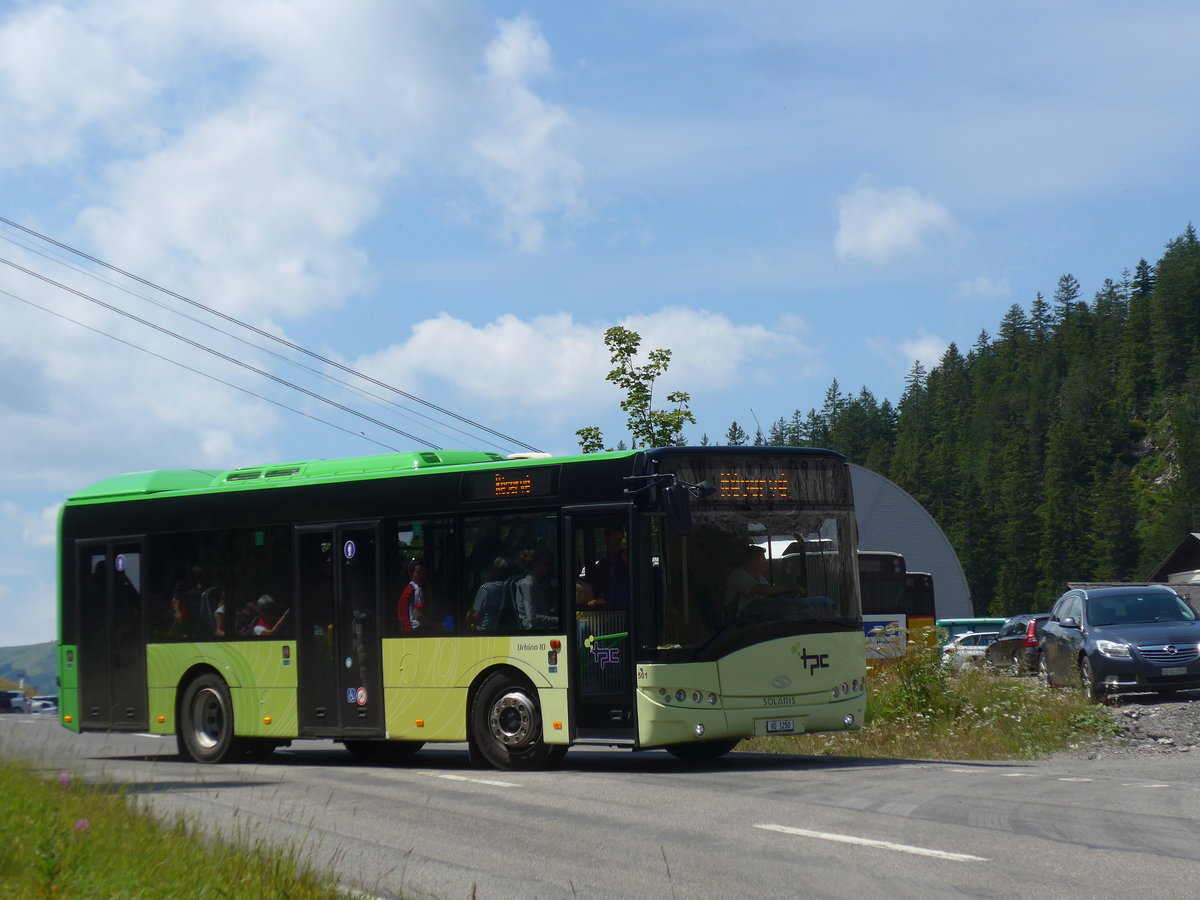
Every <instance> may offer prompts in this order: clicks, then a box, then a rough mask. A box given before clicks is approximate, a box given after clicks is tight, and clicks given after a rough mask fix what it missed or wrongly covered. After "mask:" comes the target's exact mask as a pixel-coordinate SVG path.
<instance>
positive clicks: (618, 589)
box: [587, 525, 629, 606]
mask: <svg viewBox="0 0 1200 900" xmlns="http://www.w3.org/2000/svg"><path fill="white" fill-rule="evenodd" d="M587 576H588V578H589V579H590V580H591V583H592V585H594V587H595V591H596V593H597V594H599V596H600V597H601V598H603V600H604V603H605V605H607V606H628V605H629V554H628V552H627V551H626V549H625V529H624V528H623V527H622V526H620V525H610V526H608V527H607V528H605V529H604V555H603V556H601V557H600V558H599V559H597V560H596V561H595V562H594V563H592V564H591V565H590V566H588V567H587Z"/></svg>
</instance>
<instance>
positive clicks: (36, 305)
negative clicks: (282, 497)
mask: <svg viewBox="0 0 1200 900" xmlns="http://www.w3.org/2000/svg"><path fill="white" fill-rule="evenodd" d="M0 294H4V295H5V296H7V297H12V298H13V299H14V300H19V301H20V302H21V303H25V304H28V305H29V306H32V307H34V308H35V309H40V310H41V311H42V312H47V313H49V314H50V315H52V316H57V317H58V318H60V319H63V320H64V321H67V322H70V323H71V324H72V325H78V326H79V327H80V328H86V329H87V330H88V331H91V332H94V333H96V334H99V335H101V336H103V337H106V338H110V339H112V340H114V341H117V342H118V343H121V344H124V345H125V346H127V347H132V348H133V349H134V350H140V351H142V352H143V353H145V354H148V355H149V356H153V357H155V358H156V359H161V360H162V361H163V362H168V363H170V364H171V365H173V366H178V367H179V368H181V369H186V370H187V371H189V372H194V373H195V374H197V375H202V376H204V377H205V378H208V379H210V380H212V381H215V382H217V384H223V385H225V386H226V387H230V388H233V389H234V390H235V391H241V392H242V393H243V394H249V395H250V396H251V397H255V398H257V399H259V400H265V401H266V402H267V403H272V404H274V405H275V406H278V407H279V408H280V409H286V410H287V411H288V412H293V413H296V414H297V415H301V416H304V417H305V418H306V419H312V420H313V421H314V422H320V423H321V424H322V425H328V426H329V427H330V428H336V429H337V430H338V431H342V432H345V433H346V434H349V435H353V436H354V437H356V438H362V439H364V440H367V441H370V442H371V443H372V444H376V445H378V446H380V447H382V448H383V449H385V450H391V451H393V452H399V450H398V448H396V447H392V446H390V445H388V444H385V443H383V442H382V441H377V440H375V439H374V438H370V437H367V436H366V435H365V434H363V433H362V432H361V431H358V432H355V431H351V430H350V429H349V428H343V427H342V426H341V425H337V424H335V423H333V422H329V421H327V420H325V419H322V418H320V417H319V416H314V415H313V414H312V413H306V412H304V410H301V409H295V408H294V407H291V406H288V405H287V404H286V403H280V402H279V401H278V400H272V399H271V398H270V397H266V396H264V395H262V394H258V393H255V392H254V391H252V390H250V389H249V388H244V387H242V386H241V385H239V384H234V383H233V382H231V381H225V380H224V379H223V378H218V377H217V376H216V375H213V374H210V373H209V372H205V371H203V370H201V369H196V368H193V367H192V366H189V365H187V364H186V363H181V362H180V361H179V360H177V359H171V358H170V357H169V356H163V355H162V354H161V353H155V352H154V351H153V350H149V349H147V348H145V347H142V346H140V345H139V344H135V343H133V341H127V340H125V338H121V337H117V336H116V335H115V334H109V333H108V332H107V331H101V330H100V329H99V328H94V327H93V326H91V325H85V324H84V323H83V322H80V321H79V320H78V319H72V318H71V317H70V316H68V315H64V314H63V313H60V312H56V311H55V310H53V309H50V308H49V307H45V306H42V305H41V304H40V303H34V302H33V301H32V300H30V299H28V298H26V297H21V296H18V295H17V294H14V293H12V292H11V291H6V290H4V289H3V288H0Z"/></svg>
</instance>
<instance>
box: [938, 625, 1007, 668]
mask: <svg viewBox="0 0 1200 900" xmlns="http://www.w3.org/2000/svg"><path fill="white" fill-rule="evenodd" d="M999 634H1000V632H998V631H969V632H967V633H966V634H960V635H959V636H958V637H956V638H955V639H954V640H952V641H951V642H950V643H948V644H944V645H943V646H942V662H944V663H945V664H946V665H947V666H949V667H950V668H951V669H961V668H963V666H980V667H982V666H983V659H984V654H985V653H986V652H987V648H988V644H990V643H991V642H992V641H994V640H996V637H997V636H998V635H999Z"/></svg>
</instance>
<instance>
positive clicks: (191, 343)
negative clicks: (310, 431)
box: [0, 257, 441, 450]
mask: <svg viewBox="0 0 1200 900" xmlns="http://www.w3.org/2000/svg"><path fill="white" fill-rule="evenodd" d="M0 263H3V264H4V265H6V266H10V267H11V268H13V269H16V270H17V271H18V272H22V273H24V274H26V275H29V276H30V277H31V278H36V279H38V280H39V281H44V282H45V283H46V284H49V285H51V286H52V287H56V288H58V289H59V290H62V291H67V292H68V293H70V294H74V295H75V296H76V297H79V298H81V299H83V300H87V301H88V302H89V303H95V304H96V305H97V306H102V307H104V308H105V309H107V310H109V311H110V312H115V313H116V314H117V315H120V316H124V317H125V318H127V319H131V320H133V321H134V322H137V323H138V324H139V325H145V326H146V327H147V328H152V329H154V330H155V331H157V332H159V333H161V334H165V335H169V336H170V337H173V338H175V339H176V340H178V341H182V342H183V343H185V344H188V345H189V346H192V347H195V348H196V349H197V350H203V351H204V352H205V353H211V354H212V355H213V356H215V357H217V358H218V359H223V360H224V361H225V362H228V363H233V364H234V365H235V366H241V367H242V368H243V369H246V370H248V371H250V372H253V373H255V374H256V375H261V376H262V377H263V378H269V379H270V380H271V381H274V382H275V383H276V384H281V385H283V386H284V387H289V388H291V389H292V390H294V391H299V392H300V393H301V394H304V395H306V396H308V397H311V398H313V399H314V400H319V401H320V402H322V403H327V404H328V405H330V406H332V407H334V408H336V409H340V410H341V411H342V412H345V413H349V414H350V415H352V416H357V417H358V418H360V419H362V420H364V421H366V422H370V423H371V424H372V425H378V426H379V427H380V428H383V429H386V430H387V431H390V432H392V433H393V434H398V435H400V436H401V437H406V438H408V439H409V440H411V441H416V442H417V443H418V444H426V445H428V443H429V442H428V441H423V440H421V438H419V437H417V436H416V435H414V434H409V433H408V432H407V431H401V430H400V429H399V428H395V427H393V426H391V425H389V424H387V423H386V422H381V421H380V420H379V419H376V418H374V417H372V416H368V415H367V414H366V413H361V412H359V411H358V410H356V409H352V408H351V407H349V406H346V405H345V404H342V403H338V402H337V401H336V400H330V399H329V398H328V397H322V396H321V395H320V394H318V393H316V392H315V391H310V390H309V389H308V388H305V387H301V386H300V385H298V384H293V383H292V382H290V381H288V380H287V379H284V378H280V377H279V376H278V375H272V374H271V373H270V372H268V371H266V370H265V369H260V368H258V367H257V366H252V365H250V363H247V362H243V361H242V360H240V359H234V358H233V357H232V356H230V355H229V354H227V353H222V352H221V351H220V350H216V349H214V348H212V347H208V346H206V345H204V344H201V343H200V342H199V341H193V340H192V339H191V338H189V337H184V336H183V335H182V334H177V333H176V332H174V331H172V330H171V329H169V328H164V327H163V326H162V325H156V324H154V323H153V322H151V321H149V320H148V319H143V318H141V317H140V316H135V315H134V314H133V313H131V312H127V311H126V310H123V309H120V308H119V307H116V306H113V305H112V304H111V303H106V302H105V301H103V300H101V299H100V298H99V297H93V296H91V295H90V294H85V293H84V292H83V291H79V290H76V289H75V288H73V287H70V286H69V285H65V284H62V283H61V282H58V281H55V280H54V279H53V278H47V277H46V276H45V275H42V274H40V273H38V272H35V271H33V270H32V269H27V268H25V267H24V266H22V265H19V264H17V263H15V262H13V261H12V260H8V259H4V258H3V257H0ZM433 449H435V450H440V449H441V448H440V447H434V448H433Z"/></svg>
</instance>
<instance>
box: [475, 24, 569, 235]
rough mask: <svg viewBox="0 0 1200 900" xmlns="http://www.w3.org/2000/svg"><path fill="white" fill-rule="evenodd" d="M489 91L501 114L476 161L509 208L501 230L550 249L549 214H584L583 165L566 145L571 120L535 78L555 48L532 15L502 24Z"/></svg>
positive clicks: (491, 192)
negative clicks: (535, 88) (541, 92)
mask: <svg viewBox="0 0 1200 900" xmlns="http://www.w3.org/2000/svg"><path fill="white" fill-rule="evenodd" d="M485 59H486V67H485V70H486V75H487V78H486V81H485V84H484V93H485V96H486V97H487V99H488V102H489V106H490V107H491V108H492V109H493V110H494V118H493V119H492V120H491V121H490V122H487V123H486V124H485V126H484V127H483V128H481V129H480V131H479V133H478V134H477V135H476V136H475V138H474V139H473V140H472V141H471V148H472V151H473V159H472V161H471V162H470V163H469V166H470V168H471V169H472V170H473V172H474V174H475V177H476V178H478V180H479V182H480V184H481V185H482V186H483V189H484V191H485V192H486V193H487V195H488V197H490V198H491V200H492V201H493V202H494V203H495V204H496V205H497V206H498V207H499V208H500V209H501V211H502V219H501V224H500V235H501V237H503V238H504V239H505V240H507V241H510V242H512V243H514V244H515V245H516V246H517V247H518V248H519V249H520V250H523V251H540V250H542V249H543V248H544V246H545V240H546V236H545V219H546V217H548V216H551V215H554V214H556V213H557V214H561V215H564V216H566V217H568V218H576V219H579V218H582V217H583V216H584V215H585V213H586V210H587V206H586V203H585V202H584V201H583V199H582V197H581V196H580V185H581V182H582V180H583V169H582V166H581V165H580V164H579V162H578V161H577V160H576V159H575V157H574V156H573V155H571V153H570V152H569V151H568V150H567V149H566V147H565V134H566V132H567V131H568V130H569V127H570V124H571V122H570V118H569V117H568V116H567V114H566V113H565V112H564V111H563V110H562V108H561V107H558V106H555V105H553V104H549V103H546V102H545V101H543V100H542V99H541V98H539V97H538V96H537V95H536V94H534V93H533V92H532V91H531V90H530V89H529V87H528V82H529V81H531V80H533V79H535V78H539V77H545V76H546V75H548V74H549V73H550V71H551V68H552V66H551V58H550V48H549V46H548V45H547V44H546V41H545V39H544V38H543V37H542V35H541V33H540V32H539V31H538V29H537V26H536V25H534V24H533V23H532V22H531V21H530V20H528V19H525V18H518V19H514V20H511V21H507V22H501V23H500V27H499V30H498V33H497V35H496V37H495V39H494V40H493V41H492V43H491V45H490V46H489V47H488V49H487V52H486V54H485Z"/></svg>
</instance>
